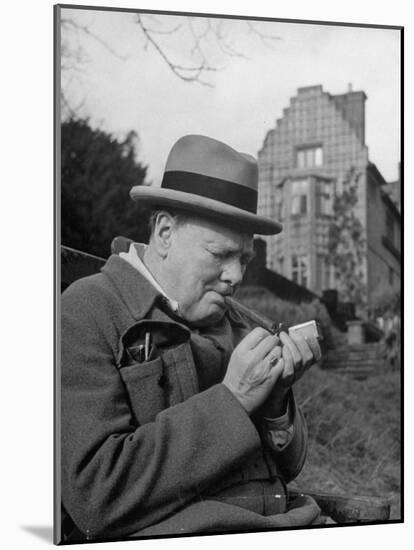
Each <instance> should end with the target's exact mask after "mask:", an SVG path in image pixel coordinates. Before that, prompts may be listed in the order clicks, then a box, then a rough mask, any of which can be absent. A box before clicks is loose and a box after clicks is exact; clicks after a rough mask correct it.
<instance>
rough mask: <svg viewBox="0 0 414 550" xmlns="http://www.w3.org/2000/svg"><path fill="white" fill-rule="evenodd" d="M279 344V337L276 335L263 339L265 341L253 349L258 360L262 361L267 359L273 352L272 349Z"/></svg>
mask: <svg viewBox="0 0 414 550" xmlns="http://www.w3.org/2000/svg"><path fill="white" fill-rule="evenodd" d="M279 342H280V340H279V337H278V336H277V335H276V334H272V335H270V336H267V338H263V340H261V341H260V342H259V343H258V344H257V346H256V347H255V348H254V349H253V353H254V355H255V357H256V358H257V360H258V361H261V360H262V359H263V358H264V357H266V355H267V354H268V353H269V352H270V351H272V349H273V348H275V347H276V346H277V344H278V343H279Z"/></svg>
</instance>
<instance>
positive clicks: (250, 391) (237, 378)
mask: <svg viewBox="0 0 414 550" xmlns="http://www.w3.org/2000/svg"><path fill="white" fill-rule="evenodd" d="M279 342H280V340H279V337H278V336H276V335H274V334H269V333H268V332H267V330H265V329H263V328H260V327H258V328H255V329H254V330H252V331H251V332H250V333H249V334H248V335H247V336H246V337H245V338H243V340H242V341H241V342H240V343H239V345H238V346H237V347H236V348H235V349H234V351H233V353H232V355H231V357H230V361H229V366H228V367H227V372H226V375H225V377H224V380H223V384H224V385H225V386H227V388H228V389H229V390H230V391H231V392H232V393H233V395H234V396H235V397H236V398H237V399H238V400H239V401H240V403H241V405H242V406H243V407H244V408H245V409H246V411H247V413H248V414H252V413H253V411H254V410H255V409H257V407H259V406H260V405H261V404H262V403H263V402H264V401H265V400H266V398H267V397H268V395H269V394H270V392H271V391H272V388H273V386H274V385H275V382H276V380H277V379H278V378H279V376H280V375H281V374H282V372H283V369H284V360H283V359H282V358H281V357H280V353H279V352H276V355H275V352H274V350H275V349H276V350H277V349H278V348H277V345H278V344H279ZM279 349H280V348H279Z"/></svg>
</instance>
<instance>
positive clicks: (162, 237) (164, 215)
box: [153, 211, 175, 258]
mask: <svg viewBox="0 0 414 550" xmlns="http://www.w3.org/2000/svg"><path fill="white" fill-rule="evenodd" d="M174 226H175V218H174V216H172V215H171V214H170V213H169V212H166V211H165V212H164V211H161V212H159V213H158V215H157V219H156V220H155V226H154V234H153V240H154V245H155V249H156V251H157V253H158V254H159V256H161V257H162V258H166V257H167V256H168V251H169V249H170V247H171V239H172V235H173V231H174Z"/></svg>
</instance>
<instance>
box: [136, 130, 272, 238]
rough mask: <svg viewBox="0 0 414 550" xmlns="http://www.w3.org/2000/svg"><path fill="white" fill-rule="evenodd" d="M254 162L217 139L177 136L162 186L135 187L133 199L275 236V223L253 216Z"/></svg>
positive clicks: (254, 204) (255, 178)
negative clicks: (178, 137)
mask: <svg viewBox="0 0 414 550" xmlns="http://www.w3.org/2000/svg"><path fill="white" fill-rule="evenodd" d="M257 180H258V170H257V161H256V159H255V158H254V157H252V156H251V155H247V154H245V153H239V152H238V151H235V150H234V149H232V148H231V147H229V146H228V145H226V144H225V143H222V142H220V141H217V140H215V139H212V138H209V137H206V136H200V135H188V136H184V137H182V138H180V139H179V140H178V141H177V142H176V143H175V144H174V146H173V147H172V149H171V151H170V154H169V155H168V158H167V163H166V166H165V170H164V176H163V179H162V182H161V187H154V186H147V185H136V186H135V187H133V188H132V189H131V191H130V195H131V197H132V199H134V200H135V201H137V202H139V204H140V205H143V206H146V205H149V206H165V207H171V208H180V209H184V210H188V211H191V212H194V213H198V214H201V215H204V216H207V217H210V218H211V217H212V218H214V219H217V218H218V219H219V220H221V221H222V222H223V223H227V224H232V225H233V224H235V225H237V226H239V227H241V228H242V229H244V230H245V231H246V232H251V233H257V234H260V235H274V234H275V233H279V232H280V231H281V230H282V225H281V224H280V223H279V222H277V221H276V220H272V219H270V218H265V217H263V216H258V215H257V195H258V192H257V187H258V185H257Z"/></svg>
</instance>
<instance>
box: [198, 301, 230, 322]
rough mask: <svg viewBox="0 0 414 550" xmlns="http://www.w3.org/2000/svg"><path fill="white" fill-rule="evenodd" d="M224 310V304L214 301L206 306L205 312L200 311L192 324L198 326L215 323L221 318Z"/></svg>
mask: <svg viewBox="0 0 414 550" xmlns="http://www.w3.org/2000/svg"><path fill="white" fill-rule="evenodd" d="M225 312H226V308H225V307H224V305H221V304H217V303H215V304H213V305H212V306H210V307H209V308H208V311H206V312H205V314H201V313H200V315H199V316H198V317H197V318H196V319H194V321H193V322H192V324H193V325H195V326H198V327H206V326H211V325H215V324H216V323H218V322H220V321H221V320H222V319H223V317H224V314H225Z"/></svg>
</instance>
